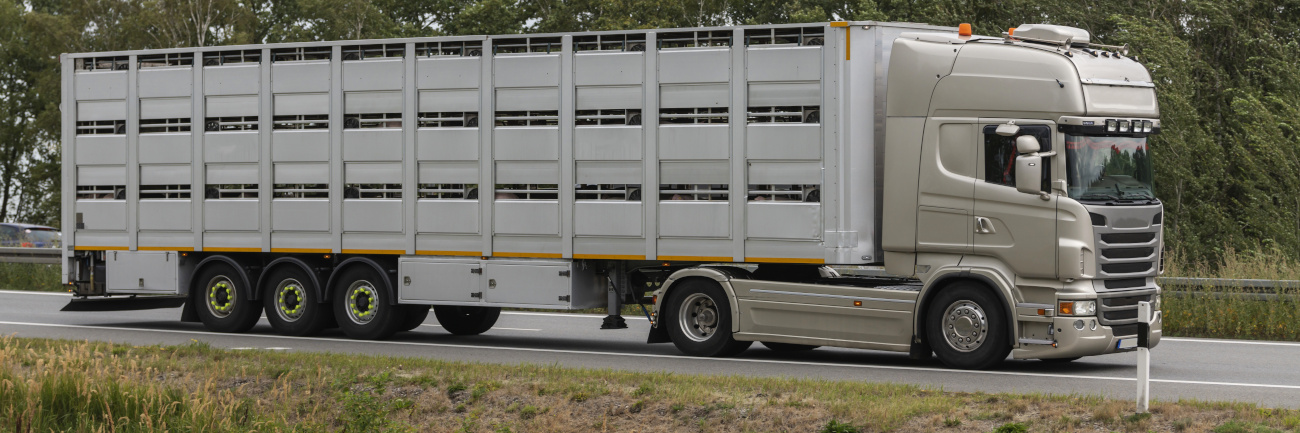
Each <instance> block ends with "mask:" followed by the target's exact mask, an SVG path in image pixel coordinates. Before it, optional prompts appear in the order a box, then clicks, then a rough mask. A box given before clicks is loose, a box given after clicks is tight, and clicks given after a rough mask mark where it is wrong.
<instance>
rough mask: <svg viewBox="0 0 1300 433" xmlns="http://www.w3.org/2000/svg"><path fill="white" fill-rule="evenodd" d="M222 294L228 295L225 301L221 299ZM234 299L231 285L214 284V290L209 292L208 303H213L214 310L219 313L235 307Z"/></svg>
mask: <svg viewBox="0 0 1300 433" xmlns="http://www.w3.org/2000/svg"><path fill="white" fill-rule="evenodd" d="M221 294H225V295H226V297H225V299H220V298H219V295H221ZM234 299H235V294H234V291H232V290H230V285H229V284H226V283H217V284H213V285H212V289H211V290H209V291H208V302H210V303H212V308H216V309H217V311H226V310H229V309H230V308H231V307H232V306H234V302H233V301H234Z"/></svg>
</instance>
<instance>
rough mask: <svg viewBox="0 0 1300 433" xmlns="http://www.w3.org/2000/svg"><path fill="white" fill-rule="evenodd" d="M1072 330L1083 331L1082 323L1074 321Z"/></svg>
mask: <svg viewBox="0 0 1300 433" xmlns="http://www.w3.org/2000/svg"><path fill="white" fill-rule="evenodd" d="M1074 329H1075V330H1076V331H1082V330H1083V321H1082V320H1075V321H1074Z"/></svg>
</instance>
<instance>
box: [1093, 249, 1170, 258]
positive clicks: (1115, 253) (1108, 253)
mask: <svg viewBox="0 0 1300 433" xmlns="http://www.w3.org/2000/svg"><path fill="white" fill-rule="evenodd" d="M1155 252H1156V249H1155V248H1110V249H1106V250H1102V252H1101V254H1102V256H1105V257H1106V258H1108V259H1139V258H1143V257H1151V255H1152V254H1155Z"/></svg>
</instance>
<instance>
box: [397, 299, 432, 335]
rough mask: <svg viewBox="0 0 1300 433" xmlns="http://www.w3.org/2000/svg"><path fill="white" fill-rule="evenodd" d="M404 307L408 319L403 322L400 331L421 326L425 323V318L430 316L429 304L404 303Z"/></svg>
mask: <svg viewBox="0 0 1300 433" xmlns="http://www.w3.org/2000/svg"><path fill="white" fill-rule="evenodd" d="M402 307H405V308H406V321H405V322H402V326H401V327H399V328H398V331H401V332H405V331H411V330H414V329H416V328H419V327H420V325H423V324H424V319H428V318H429V306H428V305H403V306H402Z"/></svg>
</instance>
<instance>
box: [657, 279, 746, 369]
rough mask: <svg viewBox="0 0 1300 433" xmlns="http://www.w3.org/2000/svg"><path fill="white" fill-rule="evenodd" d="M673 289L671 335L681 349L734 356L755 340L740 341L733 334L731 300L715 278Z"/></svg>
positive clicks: (667, 322) (669, 313) (668, 321)
mask: <svg viewBox="0 0 1300 433" xmlns="http://www.w3.org/2000/svg"><path fill="white" fill-rule="evenodd" d="M681 284H682V286H681V287H678V288H677V289H676V290H673V293H672V295H671V297H670V298H669V299H668V301H669V302H668V308H667V309H665V311H664V313H665V316H667V317H664V321H663V324H664V326H667V327H668V338H669V339H671V340H672V341H673V345H674V346H677V350H681V351H682V353H685V354H687V355H692V356H716V357H722V356H732V355H735V354H737V353H740V352H743V351H745V349H748V348H749V345H750V344H753V342H752V341H736V339H734V338H732V336H731V333H732V332H733V330H732V329H731V302H730V301H729V300H728V299H727V294H726V293H725V292H723V291H722V288H721V287H718V285H717V284H714V283H713V282H711V281H703V280H691V281H685V282H682V283H681Z"/></svg>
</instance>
